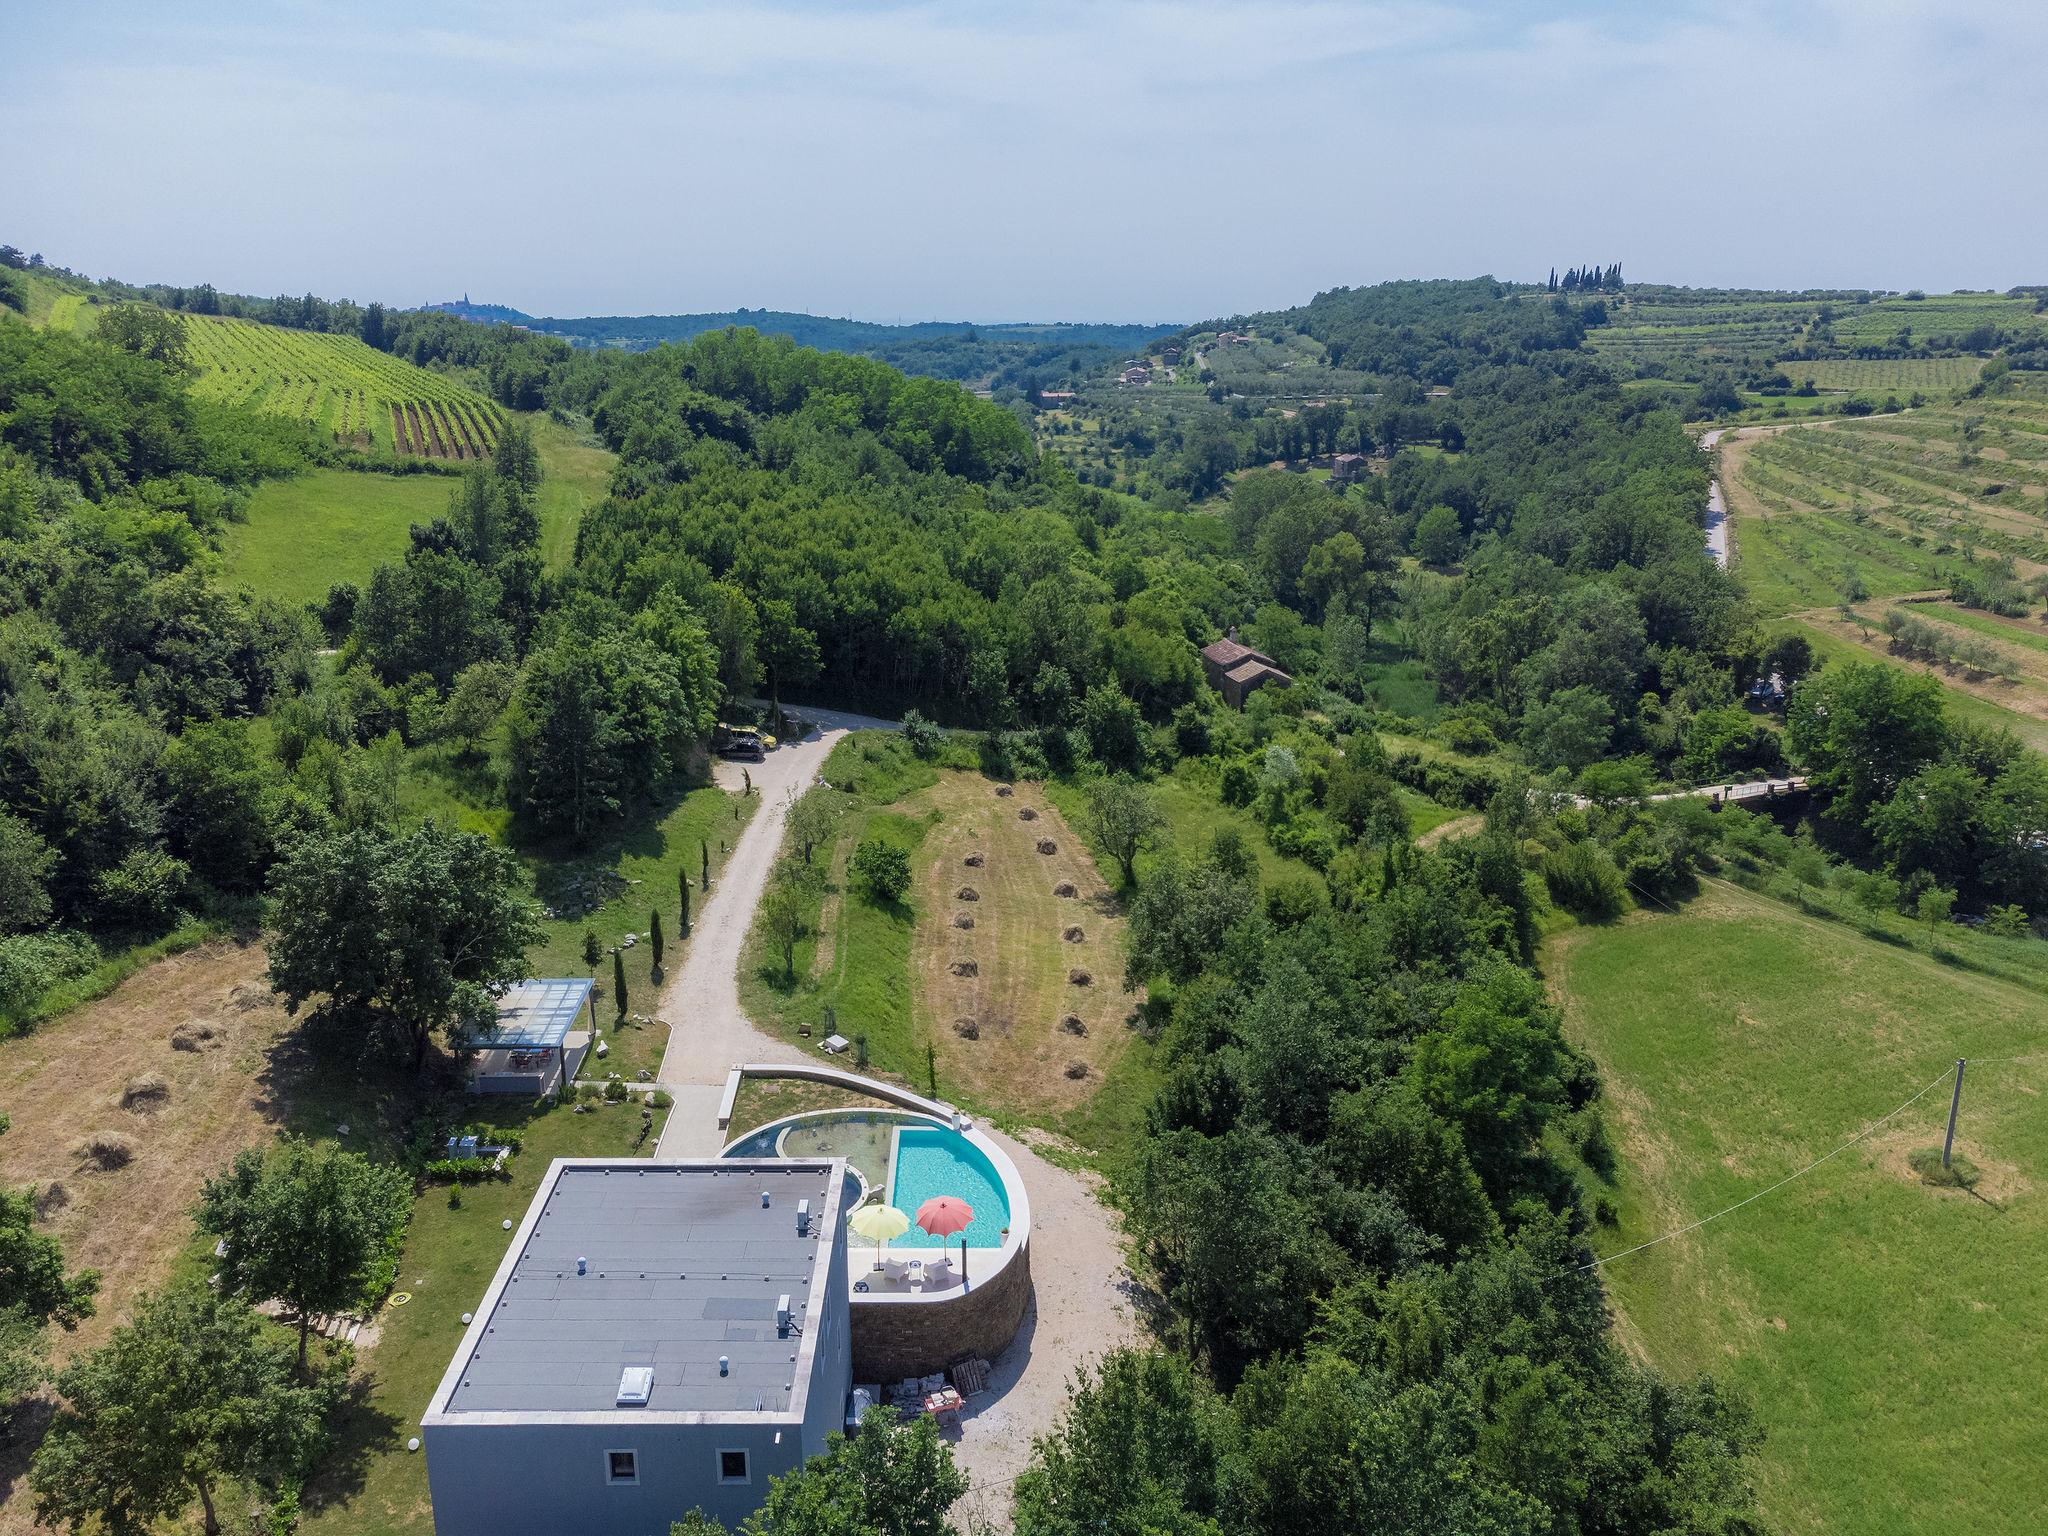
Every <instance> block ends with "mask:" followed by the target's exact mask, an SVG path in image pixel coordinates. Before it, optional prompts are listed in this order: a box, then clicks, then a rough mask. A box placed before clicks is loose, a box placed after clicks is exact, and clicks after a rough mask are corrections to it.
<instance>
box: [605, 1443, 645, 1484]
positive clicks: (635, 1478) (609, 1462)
mask: <svg viewBox="0 0 2048 1536" xmlns="http://www.w3.org/2000/svg"><path fill="white" fill-rule="evenodd" d="M604 1480H605V1481H606V1482H608V1483H637V1482H639V1481H640V1454H639V1452H637V1451H606V1452H605V1453H604Z"/></svg>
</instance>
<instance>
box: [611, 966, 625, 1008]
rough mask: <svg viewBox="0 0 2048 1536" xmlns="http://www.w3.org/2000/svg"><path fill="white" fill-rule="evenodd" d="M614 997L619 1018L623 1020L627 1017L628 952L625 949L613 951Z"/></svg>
mask: <svg viewBox="0 0 2048 1536" xmlns="http://www.w3.org/2000/svg"><path fill="white" fill-rule="evenodd" d="M612 995H613V998H614V1001H615V1006H616V1007H617V1008H618V1010H619V1017H620V1018H622V1019H623V1018H624V1017H625V1016H626V952H625V951H624V950H623V949H615V950H613V951H612Z"/></svg>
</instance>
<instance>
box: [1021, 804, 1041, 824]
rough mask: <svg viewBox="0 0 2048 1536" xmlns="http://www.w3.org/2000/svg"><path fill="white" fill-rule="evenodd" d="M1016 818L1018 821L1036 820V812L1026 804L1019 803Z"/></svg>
mask: <svg viewBox="0 0 2048 1536" xmlns="http://www.w3.org/2000/svg"><path fill="white" fill-rule="evenodd" d="M1017 819H1018V820H1019V821H1036V820H1038V812H1036V811H1034V810H1033V809H1031V807H1030V806H1028V805H1020V806H1018V807H1017Z"/></svg>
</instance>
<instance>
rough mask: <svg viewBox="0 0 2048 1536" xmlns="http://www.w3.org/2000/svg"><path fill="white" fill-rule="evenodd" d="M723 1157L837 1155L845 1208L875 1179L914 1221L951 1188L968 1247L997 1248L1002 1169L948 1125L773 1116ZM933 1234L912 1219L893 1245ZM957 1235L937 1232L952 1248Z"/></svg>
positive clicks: (840, 1115)
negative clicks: (966, 1217) (967, 1214)
mask: <svg viewBox="0 0 2048 1536" xmlns="http://www.w3.org/2000/svg"><path fill="white" fill-rule="evenodd" d="M725 1155H726V1156H727V1157H843V1158H845V1159H847V1161H848V1163H849V1164H850V1166H849V1168H848V1170H847V1189H846V1209H847V1210H848V1211H849V1212H850V1211H851V1210H852V1209H853V1207H854V1206H856V1205H858V1204H859V1203H860V1201H861V1198H862V1195H863V1193H864V1191H865V1190H867V1189H871V1188H874V1187H876V1186H878V1185H879V1186H880V1187H881V1188H882V1189H883V1190H885V1191H886V1194H887V1198H888V1201H889V1203H890V1204H891V1205H893V1206H895V1207H896V1209H898V1210H899V1211H901V1212H903V1214H904V1215H906V1216H908V1217H909V1218H910V1219H911V1220H912V1221H913V1222H914V1221H916V1220H917V1208H918V1207H919V1206H921V1205H923V1204H924V1203H925V1201H927V1200H929V1199H931V1198H932V1197H933V1196H935V1195H954V1196H957V1197H958V1198H959V1199H962V1200H965V1201H966V1202H967V1203H968V1204H969V1205H970V1206H972V1207H973V1208H974V1220H973V1221H972V1222H970V1223H969V1224H968V1227H967V1231H966V1234H965V1235H966V1238H967V1246H968V1247H970V1248H1000V1247H1002V1245H1003V1228H1005V1227H1007V1226H1008V1225H1009V1224H1010V1202H1009V1200H1008V1199H1007V1198H1005V1196H1004V1194H1003V1179H1002V1175H1001V1174H999V1173H997V1172H996V1170H995V1165H994V1164H993V1163H991V1162H990V1161H989V1160H988V1155H987V1154H986V1153H984V1152H983V1151H982V1150H981V1149H980V1148H978V1147H977V1146H975V1145H974V1143H973V1142H971V1141H969V1140H968V1139H967V1138H966V1137H965V1136H962V1135H961V1134H960V1133H959V1132H958V1131H955V1130H954V1129H952V1128H951V1127H950V1126H944V1125H938V1124H935V1123H934V1122H932V1121H931V1120H928V1119H927V1118H925V1117H924V1116H923V1115H917V1114H911V1113H908V1112H906V1111H902V1110H887V1109H885V1110H838V1111H834V1112H832V1113H829V1114H821V1115H806V1116H801V1117H798V1118H795V1119H786V1120H775V1121H771V1122H770V1123H769V1124H767V1125H764V1126H762V1127H761V1128H760V1129H758V1130H756V1131H754V1132H752V1133H751V1134H749V1135H747V1136H745V1137H743V1138H741V1139H740V1140H739V1141H737V1142H735V1143H733V1145H732V1146H730V1147H728V1148H727V1149H726V1152H725ZM940 1241H941V1240H940V1239H938V1238H935V1237H933V1236H931V1235H930V1234H929V1233H927V1232H925V1231H923V1230H922V1229H920V1228H918V1227H915V1226H913V1227H912V1228H911V1229H910V1230H909V1231H908V1232H905V1233H904V1234H903V1235H902V1236H901V1237H899V1238H895V1239H893V1240H892V1241H891V1243H890V1246H891V1247H894V1248H935V1247H938V1246H939V1245H940ZM959 1242H960V1234H958V1233H955V1234H954V1235H952V1236H951V1237H948V1238H946V1239H944V1243H945V1246H947V1247H957V1246H958V1245H959Z"/></svg>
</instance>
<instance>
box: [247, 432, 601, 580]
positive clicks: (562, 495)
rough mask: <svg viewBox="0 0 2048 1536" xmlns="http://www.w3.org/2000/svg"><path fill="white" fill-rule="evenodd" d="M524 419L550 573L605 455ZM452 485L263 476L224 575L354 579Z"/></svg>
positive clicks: (591, 497) (399, 541) (442, 504)
mask: <svg viewBox="0 0 2048 1536" xmlns="http://www.w3.org/2000/svg"><path fill="white" fill-rule="evenodd" d="M525 419H526V421H527V422H528V423H529V424H530V425H531V426H532V428H533V437H534V445H535V446H536V447H537V448H538V449H539V450H540V460H541V471H542V481H541V492H540V522H541V550H542V553H543V554H544V556H545V557H546V559H547V563H548V568H549V569H550V570H557V571H559V570H563V569H566V568H567V566H568V564H569V562H570V560H571V559H572V558H573V557H574V555H575V553H576V530H577V527H578V526H579V524H580V523H581V522H582V520H583V513H584V511H585V510H586V509H587V508H589V507H590V506H592V505H594V504H595V503H596V502H598V501H600V500H602V499H603V497H604V493H605V486H606V484H607V482H608V481H609V480H610V478H611V468H612V463H613V458H612V455H611V454H610V453H608V452H606V451H605V450H604V449H602V448H599V447H596V446H595V445H593V444H591V443H589V442H587V441H585V440H584V439H583V438H582V437H580V436H579V435H578V434H577V433H576V432H575V430H574V429H572V428H570V427H565V426H563V425H562V424H561V423H559V422H557V421H554V420H552V419H550V418H549V417H547V416H545V415H539V414H535V415H530V416H527V417H526V418H525ZM453 488H454V487H453V482H452V481H451V480H450V479H448V478H447V477H444V476H440V475H380V474H371V473H358V472H354V471H350V470H340V469H315V470H309V471H307V472H306V473H305V474H303V475H299V476H297V477H295V478H294V479H290V480H272V481H267V482H265V483H264V484H263V485H261V486H259V487H257V489H256V492H255V494H254V495H253V496H251V497H250V498H249V504H248V520H247V521H246V522H244V523H242V524H240V525H238V526H236V527H235V528H233V529H231V530H229V533H228V537H227V542H226V547H225V549H224V550H223V562H224V568H225V572H226V575H227V578H228V580H230V581H233V582H239V583H241V584H243V585H246V586H248V587H249V588H251V589H252V590H254V591H257V592H261V593H264V594H265V595H267V596H271V597H279V598H283V599H285V600H286V601H287V602H318V601H319V600H320V599H321V598H323V597H325V596H326V595H327V589H328V588H329V587H331V586H332V585H334V583H335V582H337V581H353V582H355V583H357V584H358V585H361V584H362V583H363V582H366V581H368V580H369V577H370V572H371V571H373V570H374V569H375V568H376V567H377V566H378V565H379V564H381V563H383V562H384V561H386V560H395V559H398V558H399V557H400V556H402V555H403V554H404V553H405V551H406V548H407V543H408V540H407V531H408V530H409V529H410V528H411V527H412V525H413V524H414V523H424V522H427V521H429V520H430V519H432V518H435V517H438V516H440V515H441V514H442V513H444V512H445V511H446V510H447V507H448V498H449V496H450V494H451V492H452V491H453Z"/></svg>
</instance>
